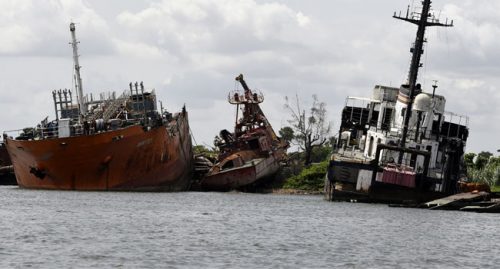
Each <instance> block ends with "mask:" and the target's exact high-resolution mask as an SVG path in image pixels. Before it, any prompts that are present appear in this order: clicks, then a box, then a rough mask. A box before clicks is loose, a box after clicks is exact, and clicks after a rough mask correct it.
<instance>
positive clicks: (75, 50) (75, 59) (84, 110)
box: [69, 22, 87, 117]
mask: <svg viewBox="0 0 500 269" xmlns="http://www.w3.org/2000/svg"><path fill="white" fill-rule="evenodd" d="M69 30H70V31H71V43H70V44H71V46H72V47H73V62H74V64H75V76H76V79H75V80H76V81H75V86H76V92H77V94H78V109H79V112H80V117H81V116H82V115H85V114H86V113H87V107H86V106H85V103H84V101H83V86H82V78H81V76H80V68H81V66H80V63H79V61H78V56H79V55H78V43H79V42H78V41H77V40H76V34H75V23H73V22H72V23H70V24H69Z"/></svg>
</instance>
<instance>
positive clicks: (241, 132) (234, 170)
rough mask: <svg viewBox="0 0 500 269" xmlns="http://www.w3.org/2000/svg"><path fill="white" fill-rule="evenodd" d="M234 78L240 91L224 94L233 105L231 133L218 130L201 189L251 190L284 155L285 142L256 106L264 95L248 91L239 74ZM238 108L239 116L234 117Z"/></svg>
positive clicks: (268, 176)
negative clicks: (212, 158) (215, 152)
mask: <svg viewBox="0 0 500 269" xmlns="http://www.w3.org/2000/svg"><path fill="white" fill-rule="evenodd" d="M236 80H237V81H239V82H240V83H241V85H242V87H243V89H244V92H238V91H234V92H231V93H229V96H228V101H229V103H230V104H233V105H236V119H237V120H236V124H235V128H234V132H233V133H231V132H229V131H227V130H222V131H221V132H220V137H218V138H219V139H216V143H215V144H216V146H217V147H218V148H219V151H220V153H219V155H218V158H217V161H216V163H215V165H214V166H213V167H212V168H211V169H210V170H209V171H208V173H207V174H206V175H205V177H204V178H203V179H202V181H201V188H202V189H203V190H211V191H228V190H233V189H238V190H254V189H255V188H256V187H258V186H261V185H262V184H264V183H265V182H267V181H268V180H272V176H273V175H274V174H276V172H278V170H279V169H280V165H281V162H283V161H284V160H285V158H286V149H287V148H288V143H286V142H285V141H283V140H281V139H280V138H279V137H278V136H276V133H275V132H274V130H273V128H272V126H271V124H270V123H269V121H268V120H267V118H266V116H265V115H264V113H263V112H262V110H261V108H260V106H259V104H260V103H262V102H263V101H264V96H263V95H262V94H261V93H255V92H252V90H250V88H249V87H248V86H247V84H246V82H245V80H244V79H243V75H239V76H238V77H236ZM240 108H241V110H242V115H241V118H239V119H238V113H239V110H240Z"/></svg>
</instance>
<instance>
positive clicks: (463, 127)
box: [441, 111, 469, 137]
mask: <svg viewBox="0 0 500 269" xmlns="http://www.w3.org/2000/svg"><path fill="white" fill-rule="evenodd" d="M442 128H443V129H442V130H441V134H446V137H463V136H464V133H465V134H467V133H468V128H469V117H468V116H465V115H460V114H456V113H453V112H449V111H445V112H444V122H443V125H442Z"/></svg>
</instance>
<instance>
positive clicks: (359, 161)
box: [325, 0, 469, 203]
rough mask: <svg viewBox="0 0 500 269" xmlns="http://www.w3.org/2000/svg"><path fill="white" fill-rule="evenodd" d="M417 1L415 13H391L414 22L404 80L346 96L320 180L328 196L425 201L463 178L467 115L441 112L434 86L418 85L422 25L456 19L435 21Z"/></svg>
mask: <svg viewBox="0 0 500 269" xmlns="http://www.w3.org/2000/svg"><path fill="white" fill-rule="evenodd" d="M422 5H423V6H422V11H421V12H420V13H411V12H409V10H408V11H407V13H406V16H401V13H400V14H399V15H397V14H396V13H395V14H394V18H396V19H400V20H403V21H407V22H410V23H413V24H416V25H417V26H418V31H417V36H416V40H415V43H414V47H412V48H411V50H410V51H411V53H412V59H411V66H410V72H409V75H408V80H407V82H406V83H405V84H403V85H401V87H400V88H394V87H387V86H380V85H377V86H375V88H374V89H373V92H372V96H371V97H370V98H355V97H348V98H347V100H346V104H345V106H344V108H343V110H342V118H341V125H340V130H339V139H338V145H337V146H338V147H337V149H336V150H335V152H334V154H333V155H332V157H331V161H330V165H329V168H328V174H327V179H326V181H325V193H326V199H328V200H357V201H370V202H388V203H403V202H416V203H419V202H426V201H430V200H433V199H436V198H439V197H443V196H447V195H450V194H453V193H455V192H456V191H457V181H459V179H460V178H461V177H464V176H465V167H464V165H463V154H464V149H465V146H466V141H467V137H468V133H469V129H468V121H469V119H468V117H466V116H461V115H458V114H455V113H451V112H447V111H446V110H445V105H446V99H445V97H444V96H441V95H438V94H436V90H437V84H435V85H434V86H433V90H432V92H424V91H423V90H424V89H422V87H421V85H420V84H419V83H417V78H418V71H419V68H420V67H421V66H422V64H421V63H420V58H421V55H422V54H423V52H424V51H423V44H424V42H426V40H425V30H426V28H427V27H429V26H442V27H450V26H453V21H451V22H450V23H448V20H446V22H445V23H441V22H440V21H439V20H438V19H436V18H435V17H434V16H433V15H432V14H431V12H430V7H431V1H430V0H425V1H422ZM423 14H425V15H423Z"/></svg>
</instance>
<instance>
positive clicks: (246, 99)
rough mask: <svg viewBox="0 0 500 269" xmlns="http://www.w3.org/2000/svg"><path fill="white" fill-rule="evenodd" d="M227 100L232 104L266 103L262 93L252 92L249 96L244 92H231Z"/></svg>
mask: <svg viewBox="0 0 500 269" xmlns="http://www.w3.org/2000/svg"><path fill="white" fill-rule="evenodd" d="M227 100H228V102H229V103H230V104H243V103H247V104H248V103H250V104H260V103H262V102H264V95H263V94H262V93H261V92H260V91H259V92H258V93H257V92H253V93H252V92H250V93H248V94H245V93H244V92H242V91H231V92H229V94H228V96H227Z"/></svg>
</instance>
